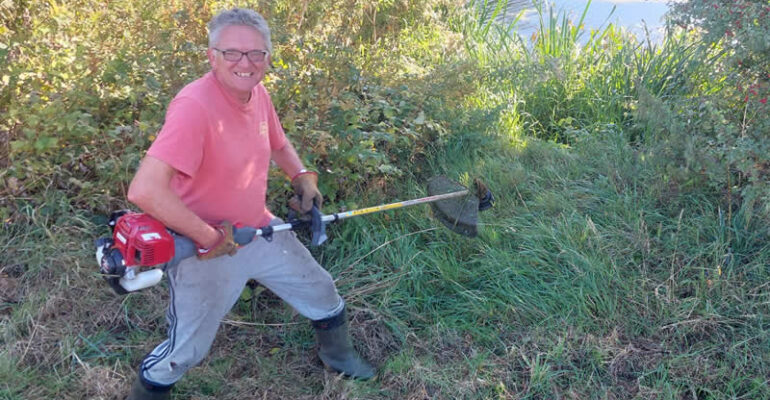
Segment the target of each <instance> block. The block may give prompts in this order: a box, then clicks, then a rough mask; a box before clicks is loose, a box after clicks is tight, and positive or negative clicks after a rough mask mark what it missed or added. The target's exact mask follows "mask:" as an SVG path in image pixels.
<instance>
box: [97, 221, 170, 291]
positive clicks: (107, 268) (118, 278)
mask: <svg viewBox="0 0 770 400" xmlns="http://www.w3.org/2000/svg"><path fill="white" fill-rule="evenodd" d="M109 225H110V226H111V227H112V237H111V238H100V239H97V240H96V261H97V262H98V263H99V271H100V272H101V273H102V274H103V277H104V279H105V280H106V281H107V283H109V284H110V286H111V287H112V288H113V289H114V290H115V291H116V292H117V293H118V294H126V293H128V292H133V291H136V290H140V289H144V288H147V287H150V286H153V285H155V284H157V283H158V282H160V279H161V278H162V277H163V271H161V270H160V269H159V268H152V269H149V270H145V271H142V269H147V267H155V266H158V265H161V264H165V263H167V262H169V261H170V260H171V259H172V258H174V238H173V237H172V236H171V234H170V233H169V232H168V230H166V227H165V226H163V224H162V223H161V222H160V221H158V220H156V219H155V218H153V217H151V216H149V215H147V214H139V213H132V212H128V211H118V212H115V213H113V214H112V216H111V217H110V222H109Z"/></svg>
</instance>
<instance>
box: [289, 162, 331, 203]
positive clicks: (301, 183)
mask: <svg viewBox="0 0 770 400" xmlns="http://www.w3.org/2000/svg"><path fill="white" fill-rule="evenodd" d="M291 187H293V188H294V193H296V195H295V196H294V197H292V199H291V200H289V206H290V207H291V208H293V209H295V210H297V211H298V212H300V213H302V214H306V213H309V212H310V210H311V209H312V208H313V202H315V205H316V206H318V208H319V209H320V208H321V206H322V205H323V201H324V198H323V195H321V192H320V191H319V190H318V174H316V173H315V172H310V171H307V172H300V173H299V174H297V175H296V176H295V177H294V178H293V179H292V180H291Z"/></svg>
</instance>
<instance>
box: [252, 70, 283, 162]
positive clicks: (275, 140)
mask: <svg viewBox="0 0 770 400" xmlns="http://www.w3.org/2000/svg"><path fill="white" fill-rule="evenodd" d="M258 90H260V91H262V95H263V96H264V98H265V103H264V104H265V108H266V109H265V113H266V115H267V128H268V136H269V138H270V150H279V149H282V148H283V146H286V143H288V140H287V139H286V134H285V133H284V131H283V127H282V126H281V121H280V120H279V119H278V113H276V112H275V106H273V101H272V100H271V99H270V94H269V93H267V89H265V87H264V86H262V85H261V84H260V85H259V86H258Z"/></svg>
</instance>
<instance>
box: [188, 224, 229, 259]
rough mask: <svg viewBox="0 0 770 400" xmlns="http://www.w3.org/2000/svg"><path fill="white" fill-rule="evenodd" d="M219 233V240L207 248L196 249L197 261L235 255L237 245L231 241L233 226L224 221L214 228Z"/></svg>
mask: <svg viewBox="0 0 770 400" xmlns="http://www.w3.org/2000/svg"><path fill="white" fill-rule="evenodd" d="M214 229H216V230H217V232H218V233H219V239H218V240H217V241H216V242H214V244H213V245H211V246H209V247H208V248H202V247H198V253H197V257H198V259H199V260H210V259H212V258H216V257H219V256H221V255H225V254H229V255H231V256H232V255H235V253H236V252H237V251H238V245H237V244H236V243H235V240H233V225H232V224H230V223H229V222H227V221H225V222H223V223H222V224H221V225H217V226H215V227H214Z"/></svg>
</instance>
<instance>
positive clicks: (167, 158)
mask: <svg viewBox="0 0 770 400" xmlns="http://www.w3.org/2000/svg"><path fill="white" fill-rule="evenodd" d="M208 124H209V122H208V118H207V115H206V112H205V110H204V109H203V107H202V106H201V105H200V104H198V103H197V102H196V101H195V100H193V99H190V98H187V97H177V98H175V99H174V100H172V101H171V104H169V106H168V110H167V111H166V121H165V122H164V123H163V128H161V130H160V133H158V137H157V139H155V141H154V142H153V143H152V145H151V146H150V149H149V150H148V151H147V154H148V155H150V156H153V157H155V158H157V159H159V160H161V161H163V162H165V163H167V164H168V165H170V166H171V167H172V168H174V169H175V170H177V171H179V172H181V173H183V174H185V175H187V176H189V177H193V176H195V173H196V172H197V171H198V168H199V167H200V165H201V161H202V160H203V148H204V144H205V140H206V132H208Z"/></svg>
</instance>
